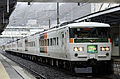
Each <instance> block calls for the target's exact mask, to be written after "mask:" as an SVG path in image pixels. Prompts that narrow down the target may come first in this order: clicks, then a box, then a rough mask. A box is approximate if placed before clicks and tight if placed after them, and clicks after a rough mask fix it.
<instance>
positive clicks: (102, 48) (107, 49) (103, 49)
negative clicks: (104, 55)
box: [100, 47, 110, 51]
mask: <svg viewBox="0 0 120 79" xmlns="http://www.w3.org/2000/svg"><path fill="white" fill-rule="evenodd" d="M100 50H101V51H110V47H101V48H100Z"/></svg>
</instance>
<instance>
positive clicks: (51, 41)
mask: <svg viewBox="0 0 120 79" xmlns="http://www.w3.org/2000/svg"><path fill="white" fill-rule="evenodd" d="M50 46H52V38H50Z"/></svg>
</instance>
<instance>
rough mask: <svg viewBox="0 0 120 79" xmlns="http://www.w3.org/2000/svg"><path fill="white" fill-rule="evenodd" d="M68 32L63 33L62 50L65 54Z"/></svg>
mask: <svg viewBox="0 0 120 79" xmlns="http://www.w3.org/2000/svg"><path fill="white" fill-rule="evenodd" d="M66 40H67V39H66V32H63V33H62V45H61V46H62V49H63V52H65V53H66V43H67V42H66Z"/></svg>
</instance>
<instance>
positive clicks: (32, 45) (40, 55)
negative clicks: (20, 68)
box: [6, 22, 112, 73]
mask: <svg viewBox="0 0 120 79" xmlns="http://www.w3.org/2000/svg"><path fill="white" fill-rule="evenodd" d="M14 43H16V44H17V47H16V50H15V49H14V50H11V49H10V48H7V47H6V51H13V52H14V53H15V54H16V53H17V54H20V55H21V56H23V57H26V58H29V59H31V60H34V61H38V62H42V63H47V64H50V65H52V66H57V67H62V68H65V69H68V70H71V71H75V72H77V73H86V71H89V72H87V73H91V72H95V73H97V72H98V71H101V72H112V68H111V67H112V65H111V38H110V25H108V24H104V23H96V22H81V23H72V24H68V25H64V26H59V27H58V26H57V27H55V28H52V29H49V30H46V31H43V32H40V33H36V34H34V35H31V36H29V37H26V38H23V39H21V40H18V41H15V42H14ZM7 45H8V44H7ZM9 49H10V50H9ZM81 70H82V71H81Z"/></svg>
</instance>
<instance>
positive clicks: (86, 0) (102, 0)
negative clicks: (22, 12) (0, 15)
mask: <svg viewBox="0 0 120 79" xmlns="http://www.w3.org/2000/svg"><path fill="white" fill-rule="evenodd" d="M17 1H18V2H80V3H86V2H89V3H101V2H116V3H118V2H120V0H17Z"/></svg>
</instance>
